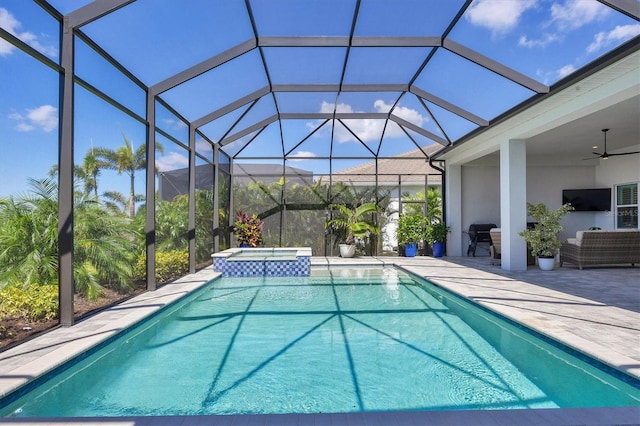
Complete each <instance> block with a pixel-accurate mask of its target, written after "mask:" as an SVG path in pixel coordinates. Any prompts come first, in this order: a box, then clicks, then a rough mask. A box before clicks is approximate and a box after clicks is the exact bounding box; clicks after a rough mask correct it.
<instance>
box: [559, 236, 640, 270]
mask: <svg viewBox="0 0 640 426" xmlns="http://www.w3.org/2000/svg"><path fill="white" fill-rule="evenodd" d="M564 262H568V263H573V264H576V265H578V267H579V268H580V269H582V267H583V266H589V265H617V264H626V263H630V264H631V265H635V264H636V263H640V230H638V229H620V230H597V231H578V232H576V238H575V239H572V238H570V239H568V240H567V241H566V242H565V243H563V244H562V247H561V248H560V266H562V264H563V263H564Z"/></svg>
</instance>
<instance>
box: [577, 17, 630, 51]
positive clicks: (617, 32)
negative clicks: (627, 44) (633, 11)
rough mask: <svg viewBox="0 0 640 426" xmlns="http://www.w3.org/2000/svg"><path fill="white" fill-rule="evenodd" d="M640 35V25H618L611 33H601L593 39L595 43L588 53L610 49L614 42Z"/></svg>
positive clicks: (591, 45)
mask: <svg viewBox="0 0 640 426" xmlns="http://www.w3.org/2000/svg"><path fill="white" fill-rule="evenodd" d="M638 34H640V24H631V25H618V26H617V27H615V28H614V29H613V30H611V31H609V32H600V33H598V34H596V35H595V36H594V37H593V43H591V44H590V45H589V46H588V47H587V52H589V53H593V52H597V51H599V50H602V49H604V48H606V47H608V46H609V45H610V44H612V43H614V42H621V41H624V40H628V39H630V38H632V37H635V36H637V35H638Z"/></svg>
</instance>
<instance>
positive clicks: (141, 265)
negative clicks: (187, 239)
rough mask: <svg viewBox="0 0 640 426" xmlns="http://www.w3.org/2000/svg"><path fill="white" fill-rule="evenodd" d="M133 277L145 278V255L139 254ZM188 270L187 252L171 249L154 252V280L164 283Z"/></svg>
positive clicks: (141, 279)
mask: <svg viewBox="0 0 640 426" xmlns="http://www.w3.org/2000/svg"><path fill="white" fill-rule="evenodd" d="M134 269H135V277H136V279H138V280H140V281H145V280H146V279H147V263H146V256H140V257H139V258H138V260H137V261H136V265H135V268H134ZM188 272H189V252H188V251H186V250H171V251H164V252H163V251H159V252H156V282H158V283H165V282H167V281H171V280H175V279H177V278H180V277H182V276H184V275H186V274H187V273H188Z"/></svg>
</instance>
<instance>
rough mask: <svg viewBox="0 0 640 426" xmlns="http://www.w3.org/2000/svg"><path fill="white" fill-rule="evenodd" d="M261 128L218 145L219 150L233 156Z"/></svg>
mask: <svg viewBox="0 0 640 426" xmlns="http://www.w3.org/2000/svg"><path fill="white" fill-rule="evenodd" d="M262 130H263V129H260V130H256V131H254V132H251V133H250V134H248V135H245V136H243V137H241V138H239V139H236V140H234V141H232V142H228V143H226V144H224V145H222V146H221V147H220V150H221V151H222V152H224V153H225V154H227V155H228V156H229V157H234V156H235V155H237V154H238V153H239V152H241V151H242V150H243V149H244V148H245V147H246V146H247V145H249V143H251V141H252V140H253V139H254V138H255V137H256V135H258V133H260V132H261V131H262Z"/></svg>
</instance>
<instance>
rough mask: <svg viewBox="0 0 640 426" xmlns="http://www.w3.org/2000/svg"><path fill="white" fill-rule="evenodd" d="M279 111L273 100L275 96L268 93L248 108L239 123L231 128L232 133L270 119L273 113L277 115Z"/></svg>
mask: <svg viewBox="0 0 640 426" xmlns="http://www.w3.org/2000/svg"><path fill="white" fill-rule="evenodd" d="M277 113H278V111H277V110H276V106H275V104H274V102H273V96H271V95H266V96H263V97H261V98H260V99H258V100H256V101H255V102H254V103H252V105H250V106H249V108H248V109H247V110H246V112H245V113H244V115H243V116H242V117H240V120H239V121H238V122H237V124H236V125H235V126H234V127H233V128H232V129H231V133H236V132H238V131H242V130H243V129H246V128H247V127H251V126H254V125H256V124H257V123H259V122H261V121H264V120H267V119H269V117H272V116H273V115H276V114H277Z"/></svg>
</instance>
